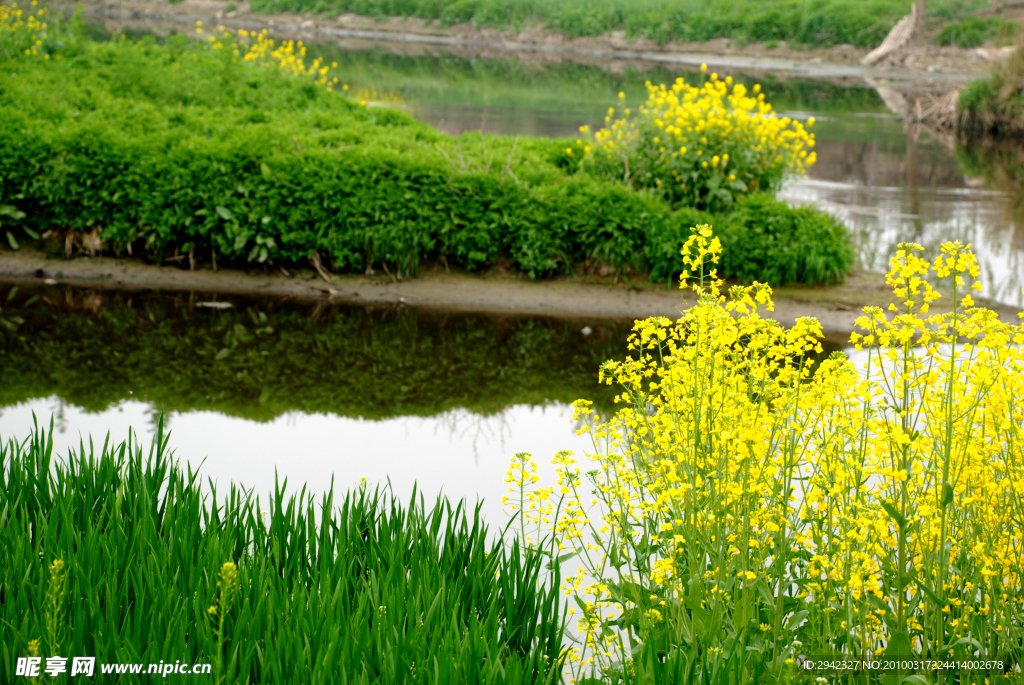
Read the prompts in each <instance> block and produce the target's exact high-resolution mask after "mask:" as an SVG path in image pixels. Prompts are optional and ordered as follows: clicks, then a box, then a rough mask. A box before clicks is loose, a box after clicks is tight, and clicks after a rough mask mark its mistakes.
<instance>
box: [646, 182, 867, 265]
mask: <svg viewBox="0 0 1024 685" xmlns="http://www.w3.org/2000/svg"><path fill="white" fill-rule="evenodd" d="M672 219H673V221H672V222H671V223H668V224H667V225H666V226H665V227H664V228H663V229H662V230H660V231H657V232H652V234H651V235H649V236H648V244H647V249H648V252H647V259H648V262H649V263H650V265H651V280H659V281H661V280H664V281H670V282H671V281H674V280H675V279H676V278H677V277H678V276H679V274H680V272H681V271H682V261H681V258H680V256H679V248H680V246H681V245H682V244H683V243H685V242H686V239H687V238H688V237H689V235H690V228H689V227H690V226H698V225H701V224H710V225H713V226H714V227H715V232H716V234H717V235H718V238H719V240H720V241H721V243H722V251H723V254H722V257H721V260H720V261H719V264H718V271H719V275H721V276H724V277H727V278H730V279H735V280H737V281H740V282H743V283H752V282H753V281H759V282H761V283H770V284H772V283H822V284H834V283H839V282H841V281H842V280H843V278H844V276H845V274H846V272H847V271H848V270H849V269H850V268H851V267H852V266H853V262H854V252H853V248H852V247H851V246H850V243H849V240H848V238H847V230H846V228H845V227H844V226H843V225H842V223H841V222H839V221H838V220H836V219H835V218H833V217H832V216H830V215H828V214H825V213H824V212H820V211H818V210H815V209H813V208H811V207H791V206H790V205H788V204H786V203H785V202H781V201H779V200H776V199H775V198H774V197H773V196H772V195H771V194H770V193H754V194H752V195H747V196H743V197H742V198H741V199H739V200H738V201H737V203H736V205H735V209H734V211H733V212H731V213H729V214H717V215H716V214H709V213H707V212H700V211H697V210H695V209H690V208H684V209H681V210H679V211H678V212H676V213H675V214H674V215H673V217H672Z"/></svg>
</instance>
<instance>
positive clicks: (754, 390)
mask: <svg viewBox="0 0 1024 685" xmlns="http://www.w3.org/2000/svg"><path fill="white" fill-rule="evenodd" d="M920 251H921V248H920V246H917V245H913V244H903V245H901V246H900V248H899V250H898V252H897V254H896V256H895V257H894V258H893V259H892V263H891V269H890V271H889V273H888V275H887V281H888V283H889V284H890V285H891V286H892V287H893V291H894V293H895V295H896V298H897V302H896V303H895V304H893V305H891V306H890V308H889V310H890V312H891V313H892V317H891V318H889V317H888V316H887V315H886V312H885V311H883V310H882V309H881V308H871V307H868V308H865V310H864V316H863V317H861V318H860V319H859V320H858V326H859V327H860V329H861V330H862V331H863V332H862V333H859V334H856V335H854V336H853V337H852V340H851V342H852V343H853V344H854V345H855V347H856V349H857V350H858V351H859V352H858V353H859V354H864V353H866V361H864V363H863V364H862V365H861V366H858V365H857V364H855V363H854V362H853V361H852V360H851V359H850V358H848V357H847V355H846V354H844V353H833V355H832V356H831V357H830V358H828V359H826V360H825V361H823V362H821V363H820V365H818V366H817V368H816V369H815V368H814V367H813V364H812V360H811V359H810V358H809V353H811V352H812V351H820V349H821V347H820V344H821V343H820V339H821V326H820V324H819V323H818V322H817V321H815V320H813V319H806V318H805V319H798V320H797V322H796V324H795V325H794V326H793V327H791V328H787V327H785V326H782V325H780V324H779V323H777V322H775V321H773V320H771V319H768V318H763V317H762V315H761V311H767V312H771V311H772V300H771V289H770V288H769V287H768V286H766V285H763V284H757V283H755V284H754V285H752V286H750V287H739V286H737V287H734V288H732V289H731V290H730V293H729V298H728V299H727V298H725V297H724V296H723V294H722V292H721V281H719V280H718V279H717V277H716V272H715V265H716V263H717V261H718V259H719V255H720V252H721V246H720V244H719V242H718V240H717V238H715V237H714V236H713V233H712V230H711V228H710V227H708V226H700V227H697V228H696V229H694V230H693V234H692V236H691V238H690V239H689V240H688V241H687V243H686V245H685V247H684V248H683V251H682V254H683V260H684V263H685V271H684V273H683V277H682V283H681V287H687V286H689V287H692V289H693V290H694V292H695V293H696V296H697V301H696V303H695V304H694V305H693V306H692V307H690V308H689V309H687V310H686V311H685V312H684V313H683V314H682V316H681V317H680V318H679V319H678V320H677V321H670V320H669V319H666V318H651V319H647V320H644V321H638V322H637V323H636V325H635V327H634V331H633V334H632V336H631V337H630V340H629V348H630V350H631V352H632V355H631V356H630V357H629V358H627V359H625V360H620V361H609V362H607V363H606V364H604V365H603V366H602V367H601V370H600V377H601V379H602V380H603V381H604V382H606V383H616V384H618V386H619V388H620V389H621V392H620V393H619V395H618V398H617V399H618V401H619V402H620V403H622V404H623V405H624V406H623V407H622V408H621V409H619V410H618V412H616V413H615V414H614V415H613V416H611V417H600V416H598V415H597V414H596V413H595V412H594V410H593V408H592V405H591V404H590V403H589V402H587V401H585V400H580V401H578V402H577V403H576V405H575V406H576V417H577V419H578V420H579V421H580V422H581V424H582V427H581V428H580V432H581V433H588V434H589V435H590V436H591V438H592V440H593V446H594V451H593V453H588V454H587V455H586V457H587V460H588V462H589V463H590V464H592V466H593V468H591V469H589V470H588V471H587V472H586V474H585V480H584V478H582V477H581V476H580V475H579V473H580V467H581V465H578V464H576V462H575V458H574V457H572V456H571V455H569V454H568V453H559V454H558V455H557V456H556V458H555V464H556V468H557V470H558V481H557V483H556V484H555V485H554V486H553V487H550V488H544V487H540V488H532V489H531V487H530V486H531V485H532V484H531V483H527V487H526V488H525V491H526V492H527V493H528V495H529V494H532V495H533V497H532V498H531V497H529V496H527V498H526V501H525V502H523V501H520V502H518V503H516V505H517V506H518V507H520V509H521V510H522V511H527V512H530V515H531V516H532V519H531V520H532V521H534V522H535V523H536V524H537V526H538V529H537V532H536V533H534V535H535V536H536V538H535V539H537V540H542V541H543V544H544V546H545V549H546V550H547V551H548V553H549V555H550V556H551V557H556V556H557V557H558V559H559V560H561V561H563V562H564V561H566V560H567V559H568V558H571V557H576V558H578V559H579V570H578V572H577V573H576V574H575V575H570V576H569V577H567V578H566V582H565V591H566V592H567V594H570V595H572V596H573V598H574V601H575V603H576V608H577V609H578V610H579V612H580V615H579V616H578V630H579V640H580V642H579V645H578V646H577V648H576V650H575V651H574V653H573V655H571V656H570V673H571V675H572V676H573V677H574V678H575V679H576V680H577V682H579V681H580V679H581V678H583V677H586V676H590V677H596V676H601V677H603V678H605V679H606V680H609V679H610V680H611V681H616V680H621V681H623V682H648V681H656V682H663V681H664V679H665V678H669V679H687V680H690V681H693V682H712V681H714V682H729V683H747V682H759V681H762V680H763V681H765V682H781V681H791V680H800V679H810V678H812V677H813V676H814V675H818V676H820V675H821V674H820V673H811V672H805V671H803V670H802V669H801V663H802V660H803V658H804V657H807V656H815V657H818V658H821V657H826V658H830V659H833V660H836V659H863V658H871V657H880V656H883V655H887V656H899V657H904V658H906V659H917V658H921V657H928V658H948V657H988V658H995V657H997V656H998V657H999V658H1001V659H1003V661H1004V663H1005V669H996V671H998V672H996V671H992V672H986V673H970V672H959V673H958V675H957V677H958V678H959V682H980V679H982V678H986V677H993V678H994V677H996V676H997V675H998V676H999V677H1004V673H1003V670H1006V671H1008V674H1006V677H1009V678H1011V679H1019V673H1020V672H1019V669H1016V670H1015V664H1016V662H1017V659H1019V658H1020V656H1021V644H1022V642H1021V638H1022V634H1021V625H1022V614H1021V612H1022V609H1024V587H1022V575H1021V572H1022V568H1024V567H1022V560H1024V558H1022V546H1021V540H1022V539H1024V516H1022V512H1024V508H1022V503H1024V500H1022V494H1024V411H1022V409H1021V407H1022V406H1024V403H1022V400H1021V398H1022V397H1024V351H1022V349H1021V346H1022V345H1024V329H1022V327H1021V326H1015V325H1011V324H1008V323H1005V322H1003V321H1000V320H999V318H998V317H997V316H996V314H995V313H993V312H992V311H990V310H987V309H985V308H981V307H976V306H975V305H974V302H973V300H972V298H971V296H970V294H969V293H965V292H964V291H965V290H966V289H967V288H970V289H973V290H975V291H976V290H980V289H981V286H980V283H979V282H977V281H974V282H973V283H969V281H970V280H973V279H974V278H975V277H976V276H977V273H978V267H977V263H976V261H975V258H974V255H973V254H972V253H971V251H970V246H969V245H967V246H965V245H961V244H959V243H948V244H946V245H945V246H943V248H942V252H941V254H940V255H939V256H938V257H936V258H935V259H934V260H932V261H931V262H929V261H927V260H925V259H923V258H921V257H920V256H919V253H920ZM943 279H949V280H950V281H951V286H950V290H951V291H952V300H953V306H952V309H951V310H950V311H946V312H942V313H936V314H932V313H930V312H929V309H930V307H931V306H932V305H933V303H934V302H935V301H936V300H938V299H940V293H939V291H938V290H936V289H935V286H933V285H932V283H933V282H934V281H940V282H941V281H942V280H943ZM1021 316H1022V317H1024V314H1022V315H1021ZM530 463H531V458H530V457H529V455H520V456H518V457H517V459H516V464H518V466H517V471H516V472H514V473H512V474H511V475H510V480H512V481H513V484H514V485H515V484H516V479H517V478H518V474H519V473H527V472H531V471H532V470H533V468H534V467H533V466H531V465H530ZM541 485H542V484H541ZM545 498H546V499H545ZM556 510H560V511H561V514H560V515H558V516H555V517H551V516H550V515H549V512H552V511H556ZM522 511H517V512H516V513H517V514H520V515H521V514H522ZM546 519H549V520H550V524H549V525H542V524H546V523H547V520H546ZM808 674H810V675H808ZM881 675H882V674H881V673H880V672H873V673H872V672H857V673H854V672H852V671H851V672H850V673H848V674H842V675H841V676H836V674H835V673H832V674H830V677H842V678H843V679H845V678H846V677H847V676H848V677H849V678H851V682H853V679H854V678H855V679H856V680H857V682H860V681H864V682H867V681H866V680H865V678H867V679H873V678H877V677H880V676H881ZM893 675H899V674H893ZM906 675H907V673H903V674H902V675H899V678H902V677H903V676H906ZM940 675H942V676H943V677H952V676H951V675H950V674H949V673H945V674H943V673H940ZM929 677H931V676H929Z"/></svg>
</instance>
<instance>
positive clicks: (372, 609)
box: [0, 421, 563, 685]
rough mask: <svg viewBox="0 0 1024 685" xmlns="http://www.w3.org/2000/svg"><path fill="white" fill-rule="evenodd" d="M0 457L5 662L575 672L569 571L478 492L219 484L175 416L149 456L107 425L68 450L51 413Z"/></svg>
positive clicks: (357, 676) (291, 676) (538, 679)
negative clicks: (399, 495) (509, 539)
mask: <svg viewBox="0 0 1024 685" xmlns="http://www.w3.org/2000/svg"><path fill="white" fill-rule="evenodd" d="M51 431H52V426H51ZM0 464H2V467H3V468H2V471H0V512H2V516H3V519H2V520H3V525H2V526H0V544H2V546H3V551H2V552H0V568H2V569H3V570H2V571H0V573H2V576H0V578H2V585H0V592H2V597H3V602H0V645H2V648H0V668H2V669H3V672H4V673H14V672H15V659H16V658H17V657H19V656H25V655H27V654H28V653H29V650H30V646H29V641H31V640H38V641H39V643H38V644H37V649H38V650H39V652H38V653H40V654H41V655H43V656H49V655H58V654H60V655H90V656H95V657H96V659H97V662H98V663H100V664H101V663H110V662H122V663H124V662H142V663H154V664H155V663H157V662H159V661H161V660H171V661H172V663H173V660H175V659H180V660H181V661H183V662H185V663H188V664H193V663H208V664H212V666H213V675H214V678H215V682H217V683H252V682H261V683H263V682H274V683H303V684H306V683H317V684H319V683H367V684H369V683H408V684H414V683H452V684H454V683H516V684H523V685H525V684H527V683H537V684H540V683H557V682H559V681H560V673H559V671H560V663H561V660H560V651H561V640H562V627H563V623H562V622H563V618H562V609H561V607H560V603H559V594H560V593H559V591H558V582H557V576H555V577H554V578H553V580H552V582H551V583H550V584H549V583H547V581H546V580H542V578H545V579H546V578H547V577H548V572H547V571H546V570H545V569H544V568H543V564H542V559H541V557H540V556H538V555H536V554H531V553H524V552H522V551H521V550H520V548H519V547H518V544H517V543H516V544H514V545H513V546H512V547H511V548H510V549H508V550H506V549H505V547H504V546H503V545H502V543H501V542H500V540H495V539H493V536H492V535H490V534H489V533H488V530H487V528H486V526H485V525H484V524H483V522H482V521H481V520H480V512H479V508H477V509H476V510H475V511H474V512H472V513H470V512H468V511H467V509H466V508H465V503H459V504H458V505H455V506H453V505H452V504H450V503H449V502H448V501H447V500H444V499H438V500H437V502H436V504H435V505H434V507H433V508H432V509H430V510H427V509H426V508H425V507H424V504H423V500H422V498H420V499H419V501H417V498H416V497H415V495H414V496H413V501H412V502H411V503H410V505H409V506H408V507H404V506H402V504H400V503H399V502H396V501H395V500H394V498H393V497H388V496H387V495H386V494H385V493H382V492H380V491H375V492H368V491H365V490H359V491H356V492H352V493H348V494H346V495H345V497H344V499H343V500H342V501H341V503H340V506H338V504H337V503H336V502H335V500H334V496H333V493H327V494H325V495H324V496H323V498H322V500H321V501H319V502H316V501H314V500H313V498H312V497H309V496H306V495H305V494H301V495H299V496H298V497H296V496H295V495H289V494H287V493H286V490H285V485H284V484H281V485H279V486H278V487H277V488H276V491H275V493H274V494H273V495H272V496H271V497H270V499H269V501H266V502H264V504H263V505H262V506H261V505H260V504H259V503H258V502H257V501H256V500H255V499H254V498H253V497H252V496H251V494H250V493H247V492H245V491H243V490H241V489H239V488H238V487H236V486H234V485H232V486H231V488H230V490H229V491H228V493H227V496H226V497H223V498H219V497H218V493H217V492H216V490H215V489H213V486H212V485H211V486H210V489H211V490H212V492H210V494H209V495H208V496H207V495H204V494H203V493H202V492H201V490H200V482H201V481H200V479H199V476H198V474H196V473H193V472H192V471H191V470H189V471H187V472H186V471H184V470H183V469H182V468H181V467H179V466H178V465H177V464H175V463H174V461H173V459H172V458H171V456H170V454H169V453H168V451H167V437H166V436H165V435H164V434H163V429H162V421H161V425H160V428H159V429H158V432H157V436H156V438H155V439H154V444H153V447H152V448H151V450H150V452H149V456H148V458H147V457H146V456H144V453H143V450H142V449H141V448H140V447H139V446H138V445H137V444H135V443H133V442H131V441H129V442H128V443H121V444H120V445H118V446H112V445H110V444H109V443H107V442H105V443H104V445H103V448H102V450H100V451H94V449H93V446H92V443H91V441H90V446H89V447H88V448H86V447H85V446H84V445H83V446H82V447H81V449H80V450H79V451H78V452H77V453H75V452H73V453H72V454H70V455H69V457H68V460H67V461H66V462H58V461H56V460H54V459H53V455H52V441H51V439H50V434H49V433H48V432H47V431H45V430H41V429H37V430H35V431H34V432H33V434H32V435H31V436H30V437H29V438H28V439H27V440H26V441H25V442H22V443H18V442H14V441H10V442H8V443H7V444H6V445H0ZM97 677H100V676H99V666H98V665H97ZM212 681H213V680H212Z"/></svg>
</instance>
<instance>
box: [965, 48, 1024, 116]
mask: <svg viewBox="0 0 1024 685" xmlns="http://www.w3.org/2000/svg"><path fill="white" fill-rule="evenodd" d="M1022 78H1024V53H1022V52H1021V51H1020V50H1015V51H1014V52H1013V54H1012V55H1010V57H1009V58H1008V59H1006V60H1003V61H1002V62H1000V63H999V64H997V65H995V66H994V67H993V68H992V75H991V76H989V77H988V78H986V79H979V80H977V81H972V82H970V83H968V84H967V85H966V86H964V89H963V90H962V91H960V98H959V101H958V102H957V105H958V108H959V110H960V112H961V121H960V123H961V125H962V128H963V129H964V132H965V133H991V134H995V135H1005V134H1011V135H1018V134H1019V133H1020V132H1021V130H1022V128H1021V115H1022V114H1024V96H1022V94H1021V89H1020V84H1021V79H1022Z"/></svg>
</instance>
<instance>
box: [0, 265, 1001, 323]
mask: <svg viewBox="0 0 1024 685" xmlns="http://www.w3.org/2000/svg"><path fill="white" fill-rule="evenodd" d="M0 282H4V283H15V284H31V283H48V284H51V285H53V284H58V283H63V284H67V285H71V286H75V287H79V288H91V289H95V290H128V291H132V290H165V291H196V292H206V293H216V294H219V295H221V296H224V297H229V296H231V295H236V296H238V295H246V296H248V295H256V296H262V297H280V298H282V299H292V300H298V301H329V302H337V303H344V304H366V305H394V306H410V307H418V308H423V309H428V310H446V311H462V312H479V313H487V314H505V315H521V316H547V317H560V318H573V319H587V318H591V319H606V320H615V319H635V318H644V317H648V316H668V317H675V316H677V315H678V314H679V312H680V311H681V309H683V308H684V307H685V304H684V302H683V299H682V293H680V291H679V290H676V289H669V288H667V287H666V286H663V285H661V286H659V285H652V284H649V283H639V282H637V283H629V284H626V283H617V284H616V283H614V282H612V279H610V278H608V279H602V278H599V277H566V278H557V279H552V280H546V281H530V280H528V279H525V278H517V277H515V276H511V275H503V274H499V273H495V272H491V273H487V274H482V275H479V276H478V275H467V274H458V273H446V272H445V271H444V270H443V269H428V270H425V271H423V272H421V275H420V277H419V278H415V279H411V280H404V281H397V282H396V281H392V280H390V279H388V277H387V276H383V277H380V276H354V275H346V276H337V275H336V276H332V277H331V281H330V282H327V281H326V280H325V279H324V278H323V277H322V276H318V275H317V273H316V272H315V271H314V270H312V269H309V270H308V271H290V272H287V275H286V273H285V272H284V271H283V270H278V271H276V272H275V271H270V270H268V271H266V272H263V271H249V272H245V271H239V270H231V269H220V270H218V271H213V270H211V269H199V270H196V271H189V270H188V269H183V268H180V267H177V266H157V265H153V264H145V263H142V262H139V261H136V260H132V259H122V258H115V257H78V258H75V259H71V260H65V259H59V258H51V257H48V256H46V255H45V254H43V253H41V252H38V251H33V250H29V249H22V250H20V251H18V252H11V251H7V250H5V251H3V252H2V253H0ZM891 300H892V296H891V291H890V289H889V288H888V286H886V285H885V279H884V278H883V277H882V276H881V274H877V273H872V272H860V273H854V274H851V275H850V277H849V278H848V279H847V281H846V283H844V284H843V285H840V286H835V287H831V288H805V287H785V288H779V289H777V290H776V296H775V304H776V307H775V313H774V315H773V316H774V318H775V319H777V320H779V321H780V322H782V323H784V324H786V325H792V324H793V323H794V321H795V320H796V319H797V318H798V317H803V316H811V317H814V318H816V319H818V321H820V322H821V324H822V327H823V328H824V330H825V332H826V334H827V336H828V338H829V339H839V338H843V337H845V336H848V335H849V333H851V332H852V331H853V330H854V322H855V321H856V318H857V317H858V316H859V315H860V310H861V308H862V307H864V306H867V305H875V306H881V307H884V306H888V304H889V302H890V301H891ZM943 302H944V300H940V301H939V302H938V303H937V304H939V305H941V304H942V303H943ZM979 304H983V305H984V306H989V307H990V308H991V309H993V310H994V311H996V312H997V313H998V314H999V316H1000V318H1001V319H1003V320H1004V321H1006V322H1008V323H1017V322H1018V318H1017V312H1016V311H1015V310H1014V309H1013V308H1011V307H1007V306H1004V305H999V304H993V303H990V302H982V301H980V300H979ZM932 311H933V312H936V311H942V308H941V307H933V309H932Z"/></svg>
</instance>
